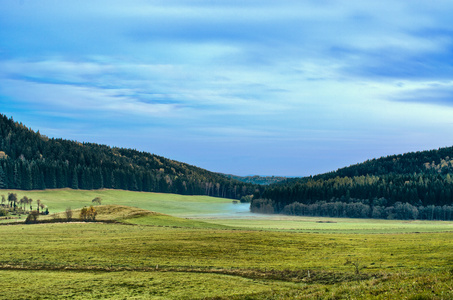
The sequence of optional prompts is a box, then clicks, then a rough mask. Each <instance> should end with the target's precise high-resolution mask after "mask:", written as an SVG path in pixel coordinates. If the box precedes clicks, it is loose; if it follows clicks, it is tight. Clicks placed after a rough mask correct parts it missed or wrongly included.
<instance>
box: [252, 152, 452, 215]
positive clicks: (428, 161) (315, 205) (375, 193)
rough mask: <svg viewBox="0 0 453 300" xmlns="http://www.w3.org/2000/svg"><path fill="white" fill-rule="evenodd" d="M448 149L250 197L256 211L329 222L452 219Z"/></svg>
mask: <svg viewBox="0 0 453 300" xmlns="http://www.w3.org/2000/svg"><path fill="white" fill-rule="evenodd" d="M452 158H453V147H446V148H440V149H438V150H429V151H420V152H412V153H406V154H400V155H391V156H386V157H381V158H378V159H372V160H368V161H366V162H363V163H360V164H356V165H352V166H349V167H345V168H341V169H338V170H337V171H334V172H329V173H326V174H320V175H317V176H313V177H304V178H295V179H288V180H287V181H285V182H282V183H276V184H272V185H269V186H268V187H267V188H266V189H264V190H262V191H258V192H256V193H255V194H254V199H253V201H252V205H251V208H252V210H253V211H255V212H267V213H287V214H295V215H318V216H334V217H340V216H341V217H365V218H390V219H392V218H396V219H417V218H419V219H420V218H421V219H443V220H450V219H452V218H453V207H452V203H453V159H452Z"/></svg>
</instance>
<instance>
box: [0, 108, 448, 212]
mask: <svg viewBox="0 0 453 300" xmlns="http://www.w3.org/2000/svg"><path fill="white" fill-rule="evenodd" d="M231 177H233V178H231ZM54 188H73V189H87V190H90V189H101V188H111V189H124V190H132V191H148V192H162V193H176V194H183V195H208V196H214V197H225V198H231V199H243V200H244V199H245V201H247V202H248V201H251V206H250V208H251V211H252V212H260V213H283V214H289V215H304V216H329V217H354V218H383V219H428V220H453V206H452V204H453V147H447V148H440V149H438V150H430V151H421V152H414V153H407V154H403V155H392V156H387V157H382V158H379V159H372V160H368V161H366V162H364V163H360V164H356V165H352V166H349V167H345V168H341V169H338V170H337V171H334V172H329V173H325V174H320V175H316V176H310V177H304V178H293V179H286V180H284V179H283V178H278V181H277V180H276V183H273V184H270V185H267V186H262V185H261V186H260V185H257V184H252V183H247V182H241V181H239V180H236V179H235V178H234V176H231V175H222V174H219V173H214V172H210V171H207V170H204V169H201V168H198V167H195V166H191V165H188V164H185V163H181V162H177V161H174V160H170V159H167V158H164V157H161V156H158V155H154V154H150V153H147V152H141V151H137V150H133V149H124V148H115V147H109V146H106V145H99V144H94V143H80V142H76V141H69V140H64V139H55V138H48V137H46V136H45V135H41V134H40V133H39V131H37V132H34V131H33V130H31V129H30V128H27V127H26V126H25V125H23V124H22V123H18V122H15V121H14V120H13V119H12V118H8V117H6V116H4V115H0V189H21V190H41V189H54ZM251 195H253V196H251Z"/></svg>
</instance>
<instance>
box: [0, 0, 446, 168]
mask: <svg viewBox="0 0 453 300" xmlns="http://www.w3.org/2000/svg"><path fill="white" fill-rule="evenodd" d="M452 15H453V1H449V0H448V1H447V0H445V1H442V0H432V1H425V0H401V1H394V0H391V1H390V0H380V1H358V0H335V1H333V0H332V1H331V0H297V1H291V0H288V1H286V0H279V1H275V0H260V1H256V0H241V1H237V0H225V1H223V0H218V1H216V0H206V1H198V0H193V1H183V0H161V1H158V0H155V1H154V0H146V1H145V0H128V1H117V0H81V1H69V0H39V1H36V0H0V113H2V114H5V115H7V116H8V117H13V118H14V120H15V121H19V122H22V123H23V124H25V125H26V126H28V127H30V128H31V129H33V130H35V131H37V130H39V131H40V133H41V134H44V135H47V136H49V137H55V138H65V139H70V140H77V141H80V142H94V143H100V144H106V145H109V146H116V147H124V148H133V149H137V150H140V151H146V152H150V153H154V154H157V155H161V156H164V157H167V158H170V159H174V160H178V161H182V162H185V163H189V164H191V165H196V166H198V167H202V168H205V169H208V170H210V171H214V172H222V173H229V174H235V175H255V174H256V175H268V176H269V175H276V176H308V175H316V174H320V173H324V172H329V171H333V170H336V169H338V168H341V167H345V166H348V165H351V164H355V163H359V162H362V161H365V160H367V159H372V158H378V157H381V156H387V155H392V154H400V153H406V152H412V151H421V150H430V149H437V148H439V147H445V146H452V145H453V22H452V21H451V16H452Z"/></svg>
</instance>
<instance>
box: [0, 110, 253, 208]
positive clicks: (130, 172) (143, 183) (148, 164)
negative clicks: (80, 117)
mask: <svg viewBox="0 0 453 300" xmlns="http://www.w3.org/2000/svg"><path fill="white" fill-rule="evenodd" d="M65 187H69V188H73V189H100V188H112V189H124V190H132V191H149V192H163V193H177V194H185V195H209V196H214V197H226V198H233V199H240V198H241V197H242V196H245V195H250V194H253V193H254V192H255V190H256V188H257V187H256V185H252V184H246V183H243V182H239V181H237V180H233V179H229V178H226V177H224V176H222V175H220V174H217V173H214V172H209V171H207V170H204V169H201V168H198V167H195V166H191V165H188V164H184V163H180V162H177V161H173V160H170V159H166V158H164V157H161V156H158V155H154V154H150V153H146V152H141V151H137V150H133V149H124V148H112V147H108V146H105V145H98V144H93V143H79V142H75V141H69V140H63V139H49V138H48V137H46V136H44V135H41V134H40V133H39V131H38V132H34V131H33V130H31V129H29V128H27V127H25V126H24V125H22V124H21V123H17V122H14V120H13V119H12V118H10V119H9V118H7V117H6V116H3V115H0V189H21V190H31V189H53V188H65Z"/></svg>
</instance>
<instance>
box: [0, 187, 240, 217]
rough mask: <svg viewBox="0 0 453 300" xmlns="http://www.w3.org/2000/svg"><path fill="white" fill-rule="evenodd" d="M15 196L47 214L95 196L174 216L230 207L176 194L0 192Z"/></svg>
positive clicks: (226, 201)
mask: <svg viewBox="0 0 453 300" xmlns="http://www.w3.org/2000/svg"><path fill="white" fill-rule="evenodd" d="M11 192H14V193H17V197H18V199H21V198H22V197H23V196H27V197H28V198H32V199H33V200H34V201H33V203H32V205H33V207H35V206H36V200H37V199H40V200H41V201H42V202H43V203H44V204H45V205H47V206H48V208H49V211H50V213H56V212H62V211H65V210H66V208H68V207H71V208H81V207H84V206H89V205H91V204H92V203H91V200H93V199H94V198H95V197H101V198H102V204H113V205H124V206H131V207H138V208H142V209H146V210H151V211H157V212H160V213H164V214H170V215H175V216H188V215H191V214H193V215H195V214H211V213H218V212H219V211H221V210H222V209H223V208H224V207H225V206H228V205H230V204H231V202H232V201H231V199H225V198H214V197H208V196H184V195H176V194H161V193H146V192H131V191H124V190H109V189H103V190H72V189H56V190H44V191H36V190H34V191H22V190H0V195H5V197H7V196H8V193H11Z"/></svg>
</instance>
